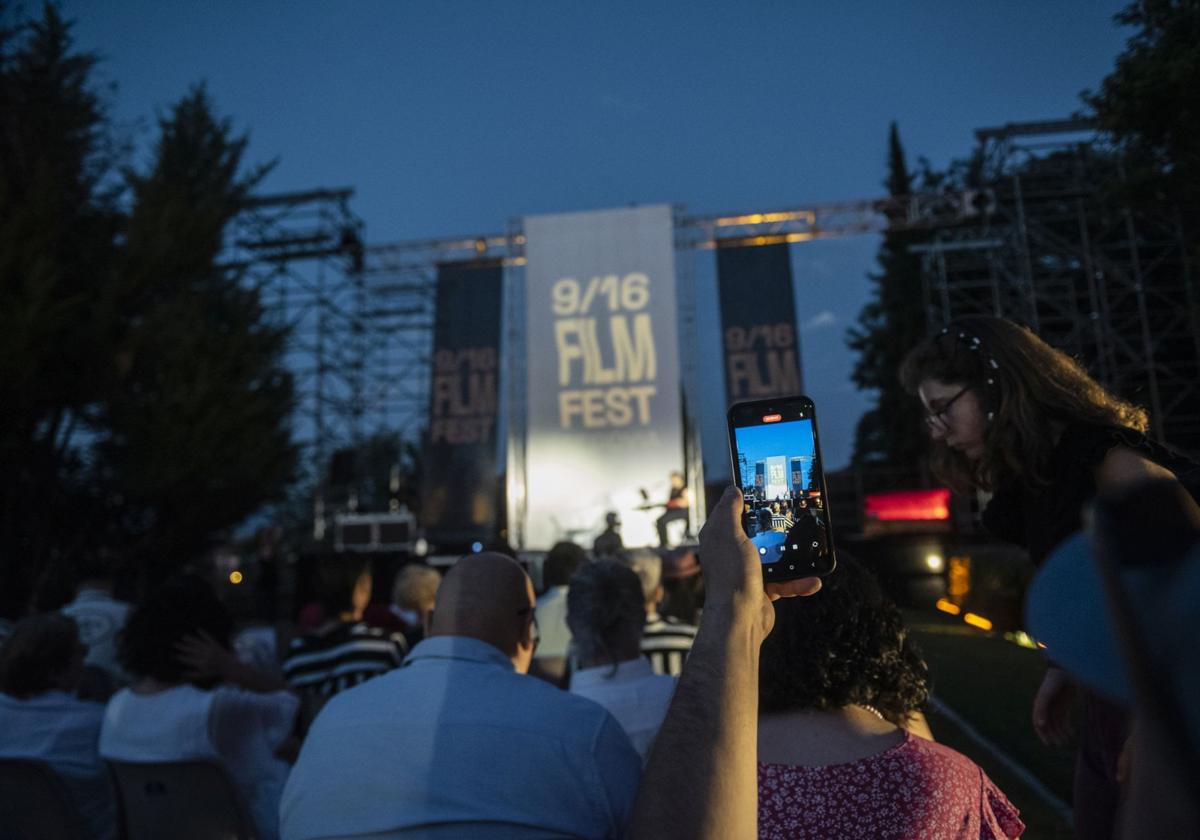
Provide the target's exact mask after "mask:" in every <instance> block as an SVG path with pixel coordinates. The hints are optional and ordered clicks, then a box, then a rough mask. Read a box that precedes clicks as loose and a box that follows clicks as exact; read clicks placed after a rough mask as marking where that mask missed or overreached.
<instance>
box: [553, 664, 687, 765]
mask: <svg viewBox="0 0 1200 840" xmlns="http://www.w3.org/2000/svg"><path fill="white" fill-rule="evenodd" d="M675 682H676V680H675V678H674V677H668V676H665V675H663V674H656V673H654V669H653V668H652V667H651V666H650V663H649V662H648V661H647V660H646V659H644V658H643V657H640V656H639V657H638V658H637V659H629V660H627V661H625V662H622V663H620V664H619V665H617V667H616V669H615V671H614V669H613V667H612V666H611V665H601V666H598V667H596V668H584V669H583V670H580V671H576V672H575V673H573V674H572V675H571V693H572V694H578V695H580V696H581V697H586V698H588V699H589V700H594V701H595V702H597V703H599V704H600V705H601V706H603V707H604V708H606V709H608V711H609V714H611V715H612V716H613V717H615V718H616V719H617V723H619V724H621V728H622V729H624V730H625V734H626V735H628V736H629V740H630V741H632V742H633V747H634V749H636V750H637V751H638V755H640V756H641V757H642V761H643V762H644V761H645V760H646V757H647V756H648V755H649V754H650V747H651V746H653V745H654V739H655V737H656V736H657V735H658V730H659V727H661V726H662V722H663V719H664V718H665V717H666V716H667V707H668V706H670V705H671V697H672V696H673V695H674V694H675Z"/></svg>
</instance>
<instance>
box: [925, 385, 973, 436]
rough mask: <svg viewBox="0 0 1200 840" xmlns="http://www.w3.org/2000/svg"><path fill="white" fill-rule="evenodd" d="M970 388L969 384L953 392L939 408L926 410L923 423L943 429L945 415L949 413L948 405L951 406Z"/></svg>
mask: <svg viewBox="0 0 1200 840" xmlns="http://www.w3.org/2000/svg"><path fill="white" fill-rule="evenodd" d="M970 390H971V386H970V385H967V386H965V387H964V388H963V389H962V390H961V391H959V392H958V393H957V394H955V395H954V396H953V397H951V398H950V399H948V400H946V402H945V404H943V405H942V407H941V408H939V409H938V410H937V411H926V412H925V425H926V426H928V427H929V428H931V429H945V428H946V425H947V423H946V415H947V414H949V413H950V407H951V406H953V405H954V403H955V402H957V401H958V398H959V397H961V396H962V395H963V394H965V393H967V391H970Z"/></svg>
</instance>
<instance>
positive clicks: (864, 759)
mask: <svg viewBox="0 0 1200 840" xmlns="http://www.w3.org/2000/svg"><path fill="white" fill-rule="evenodd" d="M808 717H809V719H808V720H807V721H806V722H805V723H807V726H805V725H804V724H799V725H798V722H797V721H796V720H795V719H792V720H778V719H777V720H775V721H768V720H766V719H761V720H760V722H759V765H758V824H759V837H760V838H771V840H776V838H778V840H783V838H788V840H791V838H843V837H853V838H862V840H869V838H885V837H886V838H889V840H925V838H928V837H955V838H964V840H968V839H969V840H975V838H996V839H997V840H1000V838H1011V837H1018V836H1020V834H1021V832H1022V831H1023V830H1024V826H1023V824H1022V823H1021V820H1020V818H1019V815H1018V812H1017V809H1016V808H1014V807H1013V806H1012V804H1011V803H1010V802H1009V801H1008V799H1007V798H1005V796H1004V794H1003V793H1002V792H1001V791H1000V789H999V788H997V787H996V785H995V784H994V783H993V782H992V780H991V779H989V778H988V777H987V775H985V774H984V772H983V771H982V770H981V769H980V768H979V766H978V765H976V764H975V763H974V762H973V761H971V760H970V759H968V758H967V757H966V756H964V755H962V754H961V753H958V752H955V751H954V750H952V749H950V748H949V747H944V746H942V745H941V744H936V743H934V742H933V741H929V740H927V739H925V738H922V737H920V736H918V735H913V734H912V733H910V732H907V731H905V730H902V729H899V728H897V727H895V726H893V725H892V724H889V723H888V722H886V721H884V720H882V719H878V718H874V717H873V715H871V713H870V712H866V711H858V710H852V711H851V712H849V713H848V714H847V716H846V717H845V718H842V717H841V716H840V715H836V714H835V715H830V716H823V715H821V714H820V713H817V714H816V715H809V716H808ZM855 718H866V720H861V719H855ZM872 719H873V721H874V723H873V724H872ZM814 745H816V746H814ZM814 802H820V803H821V807H820V808H819V809H817V808H813V807H812V803H814Z"/></svg>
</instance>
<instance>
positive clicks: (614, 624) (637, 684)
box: [567, 560, 675, 761]
mask: <svg viewBox="0 0 1200 840" xmlns="http://www.w3.org/2000/svg"><path fill="white" fill-rule="evenodd" d="M645 618H646V613H645V609H644V608H643V606H642V587H641V584H640V583H639V581H638V577H637V575H636V574H634V573H633V571H632V570H631V569H629V568H628V567H626V566H624V565H622V564H620V563H618V562H616V561H613V560H597V561H596V562H594V563H588V564H587V565H586V566H584V567H583V568H581V569H580V570H579V571H578V572H576V573H575V576H574V577H572V578H571V588H570V591H569V593H568V595H567V624H568V625H570V627H571V635H572V637H573V638H574V643H575V651H576V654H577V656H578V658H579V664H580V666H581V668H580V670H578V671H576V672H575V673H574V674H572V675H571V693H572V694H578V695H580V696H583V697H587V698H588V699H590V700H595V701H596V702H597V703H599V704H600V705H601V706H603V707H604V708H606V709H608V711H609V712H611V713H612V716H613V717H615V718H616V719H617V722H618V723H620V724H621V727H622V728H623V729H624V730H625V734H627V735H628V736H629V740H630V741H632V742H633V746H634V748H635V749H636V750H637V751H638V754H639V755H641V757H642V760H643V761H645V759H646V756H647V755H648V754H649V752H650V746H651V744H653V743H654V737H655V736H656V735H657V734H658V728H659V727H660V726H661V725H662V722H663V718H664V717H665V716H666V714H667V706H668V705H670V703H671V695H672V693H674V691H675V678H674V677H667V676H661V675H659V674H656V673H654V670H653V669H652V668H651V667H650V663H649V662H648V661H647V660H646V659H645V658H644V657H643V656H642V654H641V650H640V649H639V645H640V642H641V640H642V624H643V622H644V621H645Z"/></svg>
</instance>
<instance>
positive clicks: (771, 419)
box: [763, 414, 783, 423]
mask: <svg viewBox="0 0 1200 840" xmlns="http://www.w3.org/2000/svg"><path fill="white" fill-rule="evenodd" d="M782 419H783V415H782V414H766V415H764V416H763V422H764V423H778V422H779V421H780V420H782Z"/></svg>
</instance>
